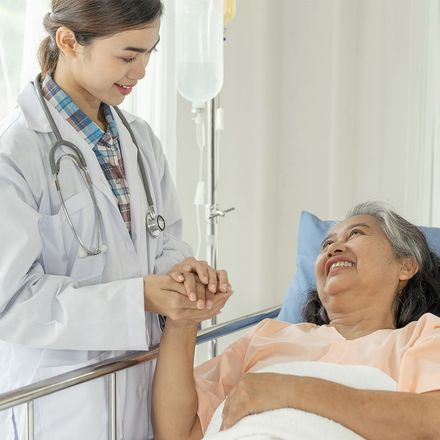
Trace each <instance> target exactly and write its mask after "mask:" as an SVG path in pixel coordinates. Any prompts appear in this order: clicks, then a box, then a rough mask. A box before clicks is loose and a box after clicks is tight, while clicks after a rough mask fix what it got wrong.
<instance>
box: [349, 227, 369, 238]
mask: <svg viewBox="0 0 440 440" xmlns="http://www.w3.org/2000/svg"><path fill="white" fill-rule="evenodd" d="M356 235H365V233H364V231H363V230H362V229H357V228H354V229H352V230H351V231H350V233H349V234H348V236H349V237H354V236H356Z"/></svg>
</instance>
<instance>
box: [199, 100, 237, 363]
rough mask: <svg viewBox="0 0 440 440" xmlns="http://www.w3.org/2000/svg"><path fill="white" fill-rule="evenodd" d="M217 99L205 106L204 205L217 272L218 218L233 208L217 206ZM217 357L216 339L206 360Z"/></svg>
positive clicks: (211, 258) (213, 320)
mask: <svg viewBox="0 0 440 440" xmlns="http://www.w3.org/2000/svg"><path fill="white" fill-rule="evenodd" d="M218 103H219V97H218V95H217V96H216V97H215V98H213V99H211V101H210V102H209V103H208V104H207V108H208V111H207V114H208V124H207V127H208V133H209V136H208V172H207V180H208V204H207V205H206V217H207V218H206V221H207V226H206V241H207V248H206V256H207V260H208V264H209V265H210V266H211V267H212V268H213V269H216V270H217V257H218V249H217V234H218V219H219V217H224V216H225V215H226V214H227V213H228V212H231V211H233V210H234V209H235V208H229V209H226V210H224V211H223V210H221V209H220V208H219V206H218V205H217V195H216V192H217V163H216V157H217V148H218V145H217V129H218V127H217V126H216V123H217V118H216V115H217V110H218V108H219V106H218ZM210 324H211V326H213V325H216V324H217V317H216V316H214V317H212V318H211V322H210ZM214 356H217V339H212V340H211V341H209V343H208V358H209V359H211V358H213V357H214Z"/></svg>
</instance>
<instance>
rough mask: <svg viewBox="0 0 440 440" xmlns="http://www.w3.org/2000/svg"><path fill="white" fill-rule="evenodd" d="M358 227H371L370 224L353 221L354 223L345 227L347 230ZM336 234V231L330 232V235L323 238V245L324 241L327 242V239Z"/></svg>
mask: <svg viewBox="0 0 440 440" xmlns="http://www.w3.org/2000/svg"><path fill="white" fill-rule="evenodd" d="M358 227H364V228H370V225H367V224H366V223H353V224H352V225H348V226H347V227H346V228H345V232H347V231H350V230H351V229H354V228H358ZM335 235H336V233H335V232H330V234H328V235H327V236H326V237H325V238H324V240H322V242H321V247H322V246H323V245H324V243H325V242H326V241H327V240H329V239H330V238H332V237H334V236H335Z"/></svg>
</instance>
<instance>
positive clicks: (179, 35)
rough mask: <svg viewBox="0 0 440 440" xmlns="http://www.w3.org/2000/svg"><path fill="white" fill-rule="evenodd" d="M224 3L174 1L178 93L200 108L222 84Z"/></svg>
mask: <svg viewBox="0 0 440 440" xmlns="http://www.w3.org/2000/svg"><path fill="white" fill-rule="evenodd" d="M223 9H224V0H177V1H176V82H177V90H178V91H179V93H180V94H181V95H182V96H183V97H184V98H185V99H187V100H188V101H191V102H192V103H193V107H196V108H201V107H203V105H204V104H205V103H206V102H207V101H209V100H211V99H212V98H214V97H215V96H216V95H217V94H218V93H219V92H220V89H221V87H222V85H223Z"/></svg>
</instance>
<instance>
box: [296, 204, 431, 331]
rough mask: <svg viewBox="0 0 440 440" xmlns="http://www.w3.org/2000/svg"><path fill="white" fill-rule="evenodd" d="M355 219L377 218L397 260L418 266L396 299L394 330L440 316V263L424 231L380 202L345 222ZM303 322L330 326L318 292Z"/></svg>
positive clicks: (363, 206)
mask: <svg viewBox="0 0 440 440" xmlns="http://www.w3.org/2000/svg"><path fill="white" fill-rule="evenodd" d="M355 215H371V216H373V217H375V218H376V219H377V220H378V222H379V224H380V226H381V228H382V230H383V231H384V233H385V235H386V236H387V238H388V240H389V241H390V243H391V246H392V249H393V252H394V254H395V255H396V257H413V258H414V259H415V260H416V261H417V263H418V266H419V270H418V272H417V273H416V274H415V275H413V277H412V278H411V279H409V280H408V282H407V284H406V286H405V287H404V288H403V289H402V291H401V292H399V293H398V294H397V295H396V298H395V299H394V303H393V306H392V308H393V310H392V312H393V317H394V325H395V327H396V328H401V327H404V326H405V325H407V324H408V323H410V322H411V321H416V320H417V319H419V318H420V317H421V316H422V315H423V314H424V313H428V312H430V313H433V314H435V315H437V316H440V259H439V257H438V256H437V255H436V254H435V253H433V252H432V251H431V250H430V249H429V246H428V243H427V241H426V238H425V235H424V234H423V233H422V232H421V230H420V229H419V228H418V227H417V226H415V225H413V224H412V223H410V222H408V221H407V220H405V219H404V218H403V217H401V216H400V215H398V214H396V213H395V212H394V211H392V210H391V209H390V208H388V207H387V206H385V205H383V204H381V203H379V202H365V203H361V204H359V205H356V206H355V207H354V208H352V209H351V210H350V211H349V212H348V213H347V215H346V217H345V219H347V218H349V217H353V216H355ZM303 318H304V320H305V321H306V322H311V323H314V324H317V325H322V324H328V323H329V317H328V315H327V312H326V310H325V308H324V306H323V304H322V303H321V300H320V299H319V296H318V292H317V291H316V290H311V291H310V292H309V293H308V297H307V301H306V304H305V306H304V309H303Z"/></svg>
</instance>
